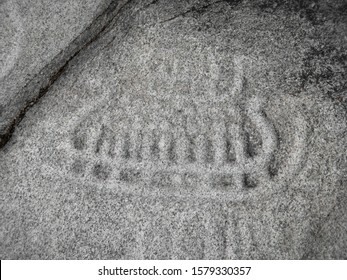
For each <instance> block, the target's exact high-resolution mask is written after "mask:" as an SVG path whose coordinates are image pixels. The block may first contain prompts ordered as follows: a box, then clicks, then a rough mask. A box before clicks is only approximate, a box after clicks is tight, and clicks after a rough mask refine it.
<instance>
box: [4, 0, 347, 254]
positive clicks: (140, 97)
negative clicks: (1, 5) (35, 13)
mask: <svg viewBox="0 0 347 280" xmlns="http://www.w3.org/2000/svg"><path fill="white" fill-rule="evenodd" d="M345 10H346V2H345V1H265V0H264V1H197V0H192V1H169V0H158V1H129V2H128V3H126V4H125V5H124V6H123V7H122V8H121V9H120V10H119V12H118V13H117V16H116V17H115V18H114V20H113V21H112V22H110V24H109V25H108V26H107V28H106V30H105V32H103V33H102V34H101V35H100V36H98V37H97V38H96V39H95V40H93V42H91V43H90V44H88V45H87V46H85V47H83V48H81V50H80V51H79V53H78V54H77V55H75V56H74V57H73V58H72V59H71V60H70V61H69V62H68V64H67V66H66V67H65V68H64V71H62V73H60V75H59V77H57V79H56V80H55V82H54V83H52V85H51V86H50V87H49V88H48V89H47V92H46V93H45V94H44V96H43V97H42V98H40V99H39V100H38V101H37V103H36V104H35V105H34V106H33V107H32V108H31V109H30V110H28V111H27V113H26V115H25V117H24V118H23V120H22V121H21V122H20V123H19V124H18V126H17V127H16V130H15V131H14V133H13V135H12V137H11V139H10V140H9V142H8V143H7V144H6V145H5V146H4V147H3V148H2V149H1V150H0V171H1V172H0V187H1V189H0V190H1V191H0V193H1V196H0V197H1V206H0V207H1V208H0V209H1V223H0V228H1V231H0V240H1V244H0V246H1V247H0V258H1V259H12V258H14V259H346V258H347V254H346V253H347V230H346V229H347V189H346V187H347V180H346V179H347V178H346V174H347V156H346V147H347V141H346V140H347V116H346V113H347V111H346V77H347V76H346V55H347V52H346V49H345V48H344V46H345V45H346V43H347V42H346V41H347V37H346V35H345V34H347V33H346V31H347V30H346V29H347V27H346V15H345Z"/></svg>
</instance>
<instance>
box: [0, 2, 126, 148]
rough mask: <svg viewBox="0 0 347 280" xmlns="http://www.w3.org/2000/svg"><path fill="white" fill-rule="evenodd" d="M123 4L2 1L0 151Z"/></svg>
mask: <svg viewBox="0 0 347 280" xmlns="http://www.w3.org/2000/svg"><path fill="white" fill-rule="evenodd" d="M123 2H124V1H111V0H97V1H94V0H62V1H50V0H34V1H31V0H23V1H22V0H21V1H19V0H2V1H0V36H1V41H0V43H1V44H0V147H2V146H3V145H5V144H6V142H7V141H8V139H9V138H10V136H11V133H12V132H13V130H14V128H15V126H16V125H17V124H18V122H20V120H21V119H22V118H23V116H24V114H25V112H26V111H27V110H28V108H29V107H31V106H32V105H33V104H35V102H36V100H38V99H39V98H40V97H41V96H42V95H43V94H44V93H45V92H46V91H47V89H48V88H49V86H50V85H51V84H52V83H54V81H55V80H56V78H57V77H58V76H59V75H60V73H61V72H63V70H64V68H65V66H66V63H67V62H68V61H69V60H71V59H72V58H73V57H74V56H75V55H76V54H77V53H78V52H79V51H80V50H81V49H82V48H83V47H85V46H86V45H88V44H89V43H90V42H91V41H92V40H95V38H96V37H97V36H99V34H100V33H102V31H103V30H104V29H105V28H106V27H107V25H108V23H109V22H110V21H112V19H113V18H114V17H115V16H116V14H117V13H118V11H119V9H120V7H121V6H122V4H123Z"/></svg>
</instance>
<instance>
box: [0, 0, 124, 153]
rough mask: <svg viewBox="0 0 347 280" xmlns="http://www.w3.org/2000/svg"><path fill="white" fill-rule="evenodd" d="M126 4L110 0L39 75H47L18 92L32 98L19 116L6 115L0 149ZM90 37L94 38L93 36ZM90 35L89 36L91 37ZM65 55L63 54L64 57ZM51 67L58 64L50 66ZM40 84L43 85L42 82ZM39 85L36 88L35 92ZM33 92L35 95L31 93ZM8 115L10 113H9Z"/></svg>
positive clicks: (103, 32)
mask: <svg viewBox="0 0 347 280" xmlns="http://www.w3.org/2000/svg"><path fill="white" fill-rule="evenodd" d="M130 1H131V0H128V1H112V2H111V3H110V5H109V6H108V7H107V8H106V9H105V10H104V11H103V12H102V13H101V14H100V15H99V16H97V17H96V18H95V19H94V20H93V22H92V23H91V24H90V25H89V26H88V27H87V28H86V29H85V30H84V31H83V32H81V33H80V35H79V36H77V37H76V38H75V39H74V40H73V41H72V42H71V43H70V44H69V45H68V46H67V47H66V48H65V49H63V50H61V51H60V52H59V53H58V54H57V55H56V56H55V57H54V58H53V59H52V61H51V63H49V64H47V65H46V66H45V67H44V68H43V69H42V70H41V71H40V72H39V73H48V74H41V75H37V76H35V77H34V78H33V79H32V80H30V81H29V82H28V83H27V84H26V85H25V86H24V87H23V89H22V90H21V92H20V94H19V95H21V96H26V95H27V96H33V97H32V98H30V99H28V100H27V101H25V104H23V106H22V108H21V109H20V111H19V113H16V115H15V116H10V118H11V119H12V120H11V121H10V122H9V124H8V125H6V127H5V128H4V129H3V130H2V131H0V149H2V148H3V147H4V146H5V145H6V143H7V142H8V141H9V140H10V139H11V137H12V135H13V133H14V131H15V128H16V127H17V126H18V125H19V123H20V122H21V121H22V119H23V118H24V116H25V114H26V112H27V111H28V110H29V109H30V108H31V107H33V106H34V105H35V104H36V103H37V102H38V101H39V100H40V99H41V98H42V97H43V96H44V95H45V94H46V93H47V92H48V90H49V89H50V88H51V87H52V85H53V84H54V83H55V82H56V81H57V80H58V79H59V78H60V77H61V76H62V74H63V73H64V72H65V71H66V69H67V67H68V65H69V63H70V62H71V61H72V60H73V59H74V58H75V57H76V56H78V55H79V54H80V53H81V51H83V50H84V49H86V48H87V47H88V46H90V45H91V44H92V43H93V42H95V41H96V40H98V39H99V38H100V37H101V36H102V35H104V34H105V31H106V29H107V27H108V26H109V25H110V24H111V23H112V22H113V21H114V19H115V18H116V17H117V15H118V14H119V12H120V11H121V10H122V9H123V8H124V6H125V5H126V4H127V3H129V2H130ZM93 34H94V35H93ZM91 35H92V37H91ZM66 53H67V54H66ZM54 65H58V66H57V67H54ZM56 68H57V69H56ZM45 75H46V76H45ZM42 81H43V82H42ZM37 84H39V89H37ZM35 91H36V92H37V93H36V94H35ZM10 114H11V113H10Z"/></svg>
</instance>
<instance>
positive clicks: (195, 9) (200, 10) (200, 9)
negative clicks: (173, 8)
mask: <svg viewBox="0 0 347 280" xmlns="http://www.w3.org/2000/svg"><path fill="white" fill-rule="evenodd" d="M221 2H225V1H224V0H220V1H216V2H213V3H210V4H207V5H204V6H202V7H195V6H193V7H192V8H190V9H189V10H187V11H184V12H182V13H179V14H177V15H175V16H173V17H171V18H168V19H165V20H163V21H160V22H159V24H162V23H167V22H170V21H173V20H175V19H177V18H179V17H184V16H185V15H187V14H190V13H198V14H202V13H204V12H205V11H206V10H207V9H208V8H209V7H211V6H213V5H215V4H218V3H221Z"/></svg>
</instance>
